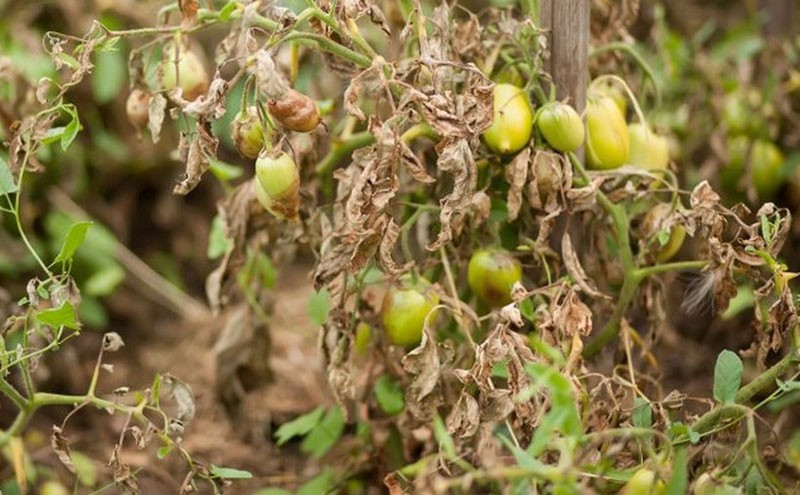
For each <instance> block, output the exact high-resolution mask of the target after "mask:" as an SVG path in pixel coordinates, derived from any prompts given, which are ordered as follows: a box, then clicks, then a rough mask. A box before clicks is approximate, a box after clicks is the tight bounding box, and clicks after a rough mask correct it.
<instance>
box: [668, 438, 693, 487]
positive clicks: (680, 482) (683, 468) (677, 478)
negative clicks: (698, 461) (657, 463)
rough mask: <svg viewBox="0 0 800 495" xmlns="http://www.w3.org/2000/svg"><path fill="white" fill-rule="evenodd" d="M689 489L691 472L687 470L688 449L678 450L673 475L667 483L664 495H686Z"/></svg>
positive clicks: (673, 465) (673, 464)
mask: <svg viewBox="0 0 800 495" xmlns="http://www.w3.org/2000/svg"><path fill="white" fill-rule="evenodd" d="M687 488H689V472H688V469H687V460H686V449H678V450H677V452H676V453H675V461H674V462H673V463H672V475H671V476H670V477H669V480H668V481H667V486H666V487H665V490H664V495H685V494H686V493H688V491H687Z"/></svg>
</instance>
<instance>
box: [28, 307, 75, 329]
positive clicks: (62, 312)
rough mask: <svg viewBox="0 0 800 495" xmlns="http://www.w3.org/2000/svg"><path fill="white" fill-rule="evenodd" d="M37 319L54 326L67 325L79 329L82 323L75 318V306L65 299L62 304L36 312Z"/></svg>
mask: <svg viewBox="0 0 800 495" xmlns="http://www.w3.org/2000/svg"><path fill="white" fill-rule="evenodd" d="M36 319H37V320H38V321H39V322H40V323H44V324H45V325H50V326H51V327H53V328H58V327H60V326H62V325H63V326H65V327H67V328H70V329H72V330H78V329H79V328H80V325H79V324H78V321H77V320H76V319H75V308H73V307H72V304H71V303H70V302H69V301H64V302H63V303H62V304H61V306H59V307H57V308H52V309H46V310H44V311H40V312H38V313H36Z"/></svg>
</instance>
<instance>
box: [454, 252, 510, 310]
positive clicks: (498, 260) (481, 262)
mask: <svg viewBox="0 0 800 495" xmlns="http://www.w3.org/2000/svg"><path fill="white" fill-rule="evenodd" d="M521 280H522V265H520V263H519V261H517V259H516V258H514V257H513V256H511V254H510V253H509V252H507V251H504V250H500V249H492V250H489V249H481V250H478V251H475V253H473V255H472V257H471V258H470V260H469V265H468V266H467V281H468V283H469V287H470V289H472V292H473V293H474V294H475V296H477V297H478V299H480V300H481V301H483V302H484V303H486V304H488V305H489V306H492V307H500V306H505V305H506V304H509V303H510V302H511V301H512V299H511V289H512V287H514V284H515V283H517V282H520V281H521Z"/></svg>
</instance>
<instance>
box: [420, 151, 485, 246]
mask: <svg viewBox="0 0 800 495" xmlns="http://www.w3.org/2000/svg"><path fill="white" fill-rule="evenodd" d="M436 165H437V168H438V169H439V170H440V171H442V172H445V173H448V174H450V175H452V176H453V190H452V191H451V192H450V194H448V195H447V196H445V197H444V198H443V199H442V200H441V205H442V209H441V211H440V212H439V223H440V224H441V226H440V230H439V235H438V237H437V238H436V240H435V241H434V242H433V244H430V245H428V247H427V249H428V250H429V251H435V250H437V249H439V248H440V247H441V246H443V245H445V244H446V243H448V242H450V241H451V240H452V239H453V234H454V231H456V230H457V226H458V222H459V220H460V219H461V217H462V216H463V215H464V214H465V213H467V212H468V211H469V209H470V207H471V204H472V198H473V196H474V195H475V187H476V185H477V180H478V179H477V177H478V175H477V174H478V171H477V167H476V166H475V160H474V158H473V157H472V150H470V147H469V144H468V143H467V140H466V139H459V140H457V141H454V142H452V143H449V144H447V145H446V146H445V147H444V148H443V149H442V150H441V152H440V153H439V158H438V160H437V162H436Z"/></svg>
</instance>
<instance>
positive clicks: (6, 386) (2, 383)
mask: <svg viewBox="0 0 800 495" xmlns="http://www.w3.org/2000/svg"><path fill="white" fill-rule="evenodd" d="M0 392H2V393H3V395H5V396H6V397H8V398H9V399H10V400H11V402H13V403H14V405H15V406H17V409H19V410H20V411H24V410H25V409H27V407H28V401H27V400H26V399H25V397H23V396H22V394H21V393H19V391H17V389H16V388H14V387H13V385H11V384H10V383H8V382H7V381H6V379H5V378H3V377H0Z"/></svg>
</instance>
